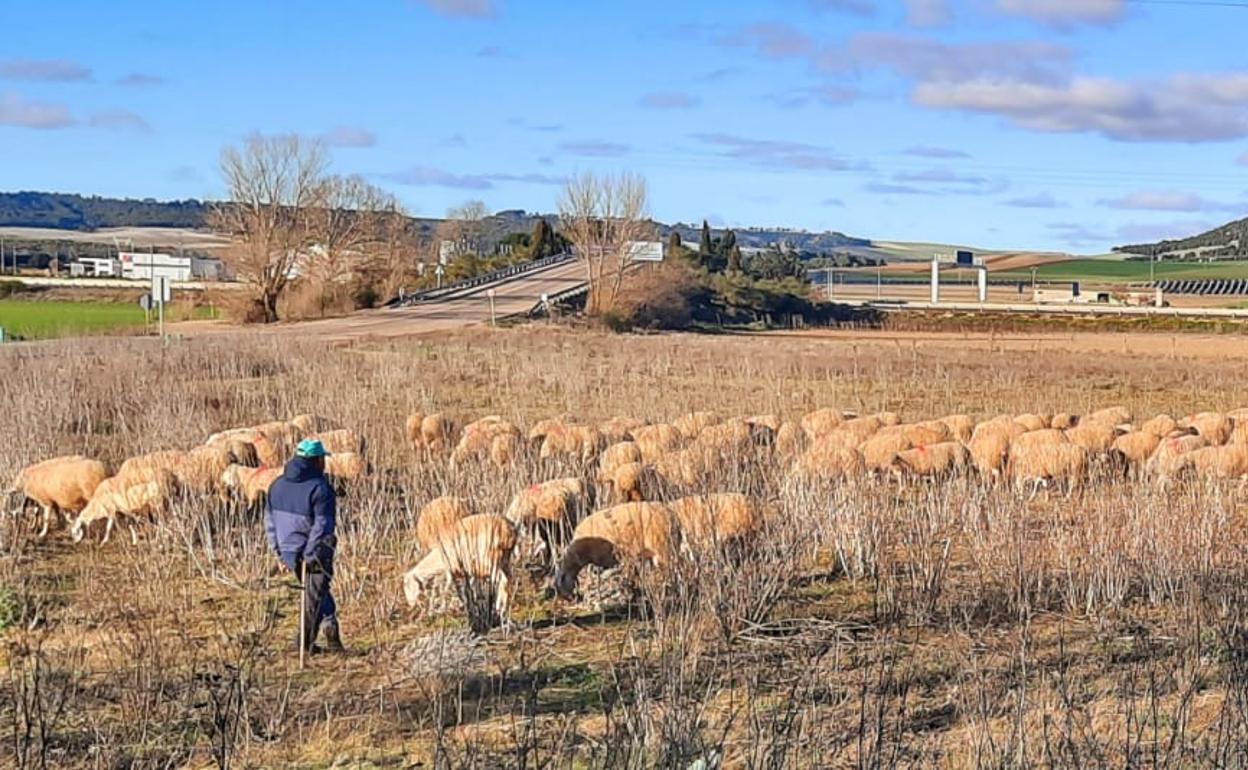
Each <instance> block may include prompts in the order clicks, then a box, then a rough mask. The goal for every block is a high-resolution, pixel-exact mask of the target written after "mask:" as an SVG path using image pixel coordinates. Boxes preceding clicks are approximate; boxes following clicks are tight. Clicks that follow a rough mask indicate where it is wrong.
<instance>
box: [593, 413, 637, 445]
mask: <svg viewBox="0 0 1248 770" xmlns="http://www.w3.org/2000/svg"><path fill="white" fill-rule="evenodd" d="M645 424H646V423H645V421H644V420H639V419H637V418H635V417H612V418H611V419H609V420H604V421H603V422H600V423H598V432H599V433H601V434H602V435H604V436H606V437H607V439H608V440H610V441H616V442H618V441H632V440H633V431H635V430H637V429H638V428H640V427H642V426H644V425H645Z"/></svg>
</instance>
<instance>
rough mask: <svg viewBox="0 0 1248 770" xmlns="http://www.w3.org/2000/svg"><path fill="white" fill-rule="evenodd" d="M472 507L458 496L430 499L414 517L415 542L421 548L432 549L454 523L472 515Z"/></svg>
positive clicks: (451, 528)
mask: <svg viewBox="0 0 1248 770" xmlns="http://www.w3.org/2000/svg"><path fill="white" fill-rule="evenodd" d="M472 515H473V512H472V508H471V507H469V505H468V503H467V502H466V501H465V500H464V499H462V498H459V497H453V496H450V495H445V496H443V497H435V498H434V499H433V500H430V501H429V502H428V503H427V504H426V505H425V507H424V508H421V509H420V514H419V515H418V516H417V517H416V542H417V543H419V544H420V547H421V549H423V550H425V551H432V550H433V549H434V548H436V547H437V545H438V542H439V541H440V540H441V539H442V537H443V536H445V535H446V533H448V532H451V531H452V530H453V529H454V527H455V525H456V524H457V523H458V522H460V521H462V520H463V519H466V518H468V517H469V516H472Z"/></svg>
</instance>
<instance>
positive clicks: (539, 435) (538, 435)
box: [527, 415, 576, 448]
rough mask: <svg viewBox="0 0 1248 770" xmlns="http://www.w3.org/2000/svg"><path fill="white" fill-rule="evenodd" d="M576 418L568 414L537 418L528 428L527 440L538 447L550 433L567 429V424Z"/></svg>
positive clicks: (571, 423) (573, 422) (569, 424)
mask: <svg viewBox="0 0 1248 770" xmlns="http://www.w3.org/2000/svg"><path fill="white" fill-rule="evenodd" d="M575 422H576V420H575V419H574V418H573V417H571V416H570V415H564V416H563V417H555V418H550V419H545V420H538V421H537V422H536V423H534V424H533V427H532V428H529V433H528V436H527V438H528V441H529V444H531V445H532V446H533V447H534V448H537V447H540V446H541V445H542V441H543V440H544V439H545V438H546V436H548V435H550V434H551V433H555V432H559V431H564V430H567V429H568V427H569V426H571V425H573V424H575Z"/></svg>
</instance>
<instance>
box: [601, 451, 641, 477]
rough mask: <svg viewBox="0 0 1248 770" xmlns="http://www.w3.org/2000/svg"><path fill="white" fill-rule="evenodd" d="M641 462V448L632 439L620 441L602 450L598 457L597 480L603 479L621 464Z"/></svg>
mask: <svg viewBox="0 0 1248 770" xmlns="http://www.w3.org/2000/svg"><path fill="white" fill-rule="evenodd" d="M639 462H641V449H640V448H638V446H637V444H636V443H635V442H633V441H620V442H618V443H615V444H612V445H611V446H609V447H607V448H606V449H604V450H603V451H602V455H601V456H600V457H599V458H598V480H599V481H605V480H606V479H607V478H610V476H611V474H612V472H614V471H615V469H616V468H618V467H620V466H621V465H628V464H629V463H639Z"/></svg>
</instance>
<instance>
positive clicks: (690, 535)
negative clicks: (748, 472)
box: [669, 494, 763, 558]
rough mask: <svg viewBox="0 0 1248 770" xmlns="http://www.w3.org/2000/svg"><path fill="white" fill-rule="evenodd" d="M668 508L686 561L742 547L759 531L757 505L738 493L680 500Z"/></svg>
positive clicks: (699, 496)
mask: <svg viewBox="0 0 1248 770" xmlns="http://www.w3.org/2000/svg"><path fill="white" fill-rule="evenodd" d="M669 507H670V508H671V510H672V513H673V514H675V517H676V521H677V523H679V524H680V532H681V545H680V550H681V552H682V553H683V554H684V555H685V556H687V557H689V558H697V557H698V556H701V555H702V554H706V553H710V552H712V551H713V549H717V548H720V549H722V548H732V547H734V546H738V547H739V546H741V545H746V544H748V543H749V541H751V540H752V539H754V538H755V537H756V536H757V535H758V533H759V532H760V530H762V528H763V513H762V508H761V506H759V504H758V503H757V502H756V501H755V500H752V499H751V498H749V497H747V496H745V495H742V494H713V495H695V496H692V497H682V498H680V499H678V500H674V501H672V502H671V503H670V504H669Z"/></svg>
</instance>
